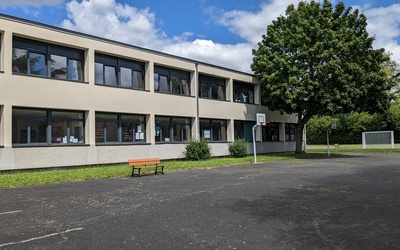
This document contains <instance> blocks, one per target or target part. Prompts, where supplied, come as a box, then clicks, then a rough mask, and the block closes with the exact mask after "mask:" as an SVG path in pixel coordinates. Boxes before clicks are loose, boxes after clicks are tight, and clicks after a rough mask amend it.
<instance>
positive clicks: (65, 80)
mask: <svg viewBox="0 0 400 250" xmlns="http://www.w3.org/2000/svg"><path fill="white" fill-rule="evenodd" d="M12 74H13V75H15V76H27V77H34V78H40V79H48V80H55V81H63V82H74V83H84V84H88V83H89V82H84V81H76V80H68V79H58V78H53V77H48V76H37V75H29V74H21V73H16V72H13V73H12Z"/></svg>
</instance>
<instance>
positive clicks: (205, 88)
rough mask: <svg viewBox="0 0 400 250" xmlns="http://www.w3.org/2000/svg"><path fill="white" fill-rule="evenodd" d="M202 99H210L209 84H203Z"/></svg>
mask: <svg viewBox="0 0 400 250" xmlns="http://www.w3.org/2000/svg"><path fill="white" fill-rule="evenodd" d="M200 96H201V97H205V98H208V97H210V88H209V86H208V83H201V95H200Z"/></svg>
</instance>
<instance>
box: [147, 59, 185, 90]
mask: <svg viewBox="0 0 400 250" xmlns="http://www.w3.org/2000/svg"><path fill="white" fill-rule="evenodd" d="M154 91H156V92H164V93H171V94H176V95H190V73H189V72H185V71H181V70H176V69H169V68H164V67H159V66H155V67H154Z"/></svg>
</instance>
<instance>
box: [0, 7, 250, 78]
mask: <svg viewBox="0 0 400 250" xmlns="http://www.w3.org/2000/svg"><path fill="white" fill-rule="evenodd" d="M0 19H4V20H7V21H12V22H18V23H22V24H26V25H32V26H36V27H39V28H44V29H48V30H53V31H56V32H61V33H65V34H70V35H75V36H80V37H82V38H88V39H92V40H97V41H101V42H105V43H109V44H115V45H118V46H124V47H128V48H132V49H136V50H140V51H144V52H148V53H153V54H156V55H162V56H166V57H172V58H176V59H180V60H184V61H188V62H192V63H197V64H201V65H205V66H210V67H214V68H219V69H223V70H227V71H231V72H235V73H239V74H244V75H249V76H253V77H254V74H251V73H248V72H243V71H240V70H236V69H231V68H227V67H223V66H218V65H215V64H211V63H206V62H202V61H198V60H195V59H190V58H186V57H182V56H177V55H173V54H169V53H165V52H161V51H157V50H153V49H148V48H144V47H140V46H137V45H133V44H128V43H123V42H118V41H115V40H111V39H107V38H103V37H99V36H95V35H90V34H85V33H82V32H79V31H74V30H69V29H65V28H61V27H57V26H53V25H49V24H45V23H40V22H36V21H31V20H28V19H24V18H20V17H15V16H10V15H6V14H2V13H0Z"/></svg>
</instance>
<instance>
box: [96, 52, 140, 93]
mask: <svg viewBox="0 0 400 250" xmlns="http://www.w3.org/2000/svg"><path fill="white" fill-rule="evenodd" d="M144 74H145V71H144V63H141V62H136V61H132V60H127V59H122V58H117V57H112V56H106V55H101V54H96V55H95V83H96V84H100V85H107V86H114V87H121V88H129V89H145V84H144Z"/></svg>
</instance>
